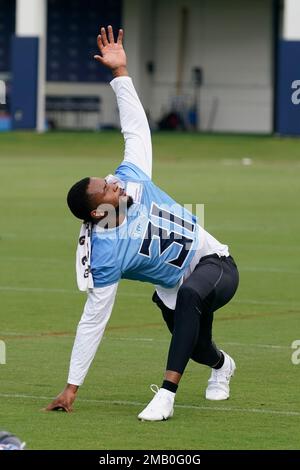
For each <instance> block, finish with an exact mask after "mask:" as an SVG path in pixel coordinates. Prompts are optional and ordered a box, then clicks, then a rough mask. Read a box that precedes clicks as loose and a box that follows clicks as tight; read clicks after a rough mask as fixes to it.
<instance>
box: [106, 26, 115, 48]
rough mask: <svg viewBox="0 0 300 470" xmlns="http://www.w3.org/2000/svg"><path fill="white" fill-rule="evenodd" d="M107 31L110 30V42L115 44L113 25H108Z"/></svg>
mask: <svg viewBox="0 0 300 470" xmlns="http://www.w3.org/2000/svg"><path fill="white" fill-rule="evenodd" d="M107 31H108V39H109V42H110V44H114V42H115V39H114V32H113V29H112V26H111V25H109V26H107Z"/></svg>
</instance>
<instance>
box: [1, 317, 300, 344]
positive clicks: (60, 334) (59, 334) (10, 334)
mask: <svg viewBox="0 0 300 470" xmlns="http://www.w3.org/2000/svg"><path fill="white" fill-rule="evenodd" d="M160 326H161V324H160V323H151V324H144V325H142V328H143V329H145V328H147V327H148V328H150V327H160ZM131 328H132V326H128V327H126V326H122V327H118V326H116V327H114V326H109V327H107V328H106V331H114V330H118V329H131ZM74 337H75V334H74V332H73V333H71V332H67V331H51V332H45V333H35V334H24V333H17V332H14V331H7V332H5V331H0V338H2V339H10V340H15V339H22V340H23V339H41V338H74ZM103 340H106V341H107V340H109V341H134V342H141V343H151V342H154V343H169V342H170V340H168V339H157V338H140V337H132V336H130V337H123V336H104V337H103ZM222 345H226V346H240V347H242V348H244V347H249V348H265V349H272V350H274V349H275V350H276V349H277V350H282V349H286V350H291V346H283V345H279V344H259V343H239V342H231V341H230V342H228V341H225V342H223V341H222Z"/></svg>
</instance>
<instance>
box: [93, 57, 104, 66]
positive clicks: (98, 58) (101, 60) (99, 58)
mask: <svg viewBox="0 0 300 470" xmlns="http://www.w3.org/2000/svg"><path fill="white" fill-rule="evenodd" d="M94 59H95V60H97V62H100V64H103V57H101V55H94Z"/></svg>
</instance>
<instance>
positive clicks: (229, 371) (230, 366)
mask: <svg viewBox="0 0 300 470" xmlns="http://www.w3.org/2000/svg"><path fill="white" fill-rule="evenodd" d="M222 353H223V354H224V358H225V359H224V364H223V366H222V367H221V368H220V369H212V372H211V376H210V379H209V381H208V386H207V389H206V393H205V398H206V399H207V400H227V398H229V391H230V389H229V382H230V379H231V377H232V376H233V375H234V371H235V369H236V365H235V362H234V360H233V359H232V357H230V356H229V355H228V354H226V353H225V352H224V351H222Z"/></svg>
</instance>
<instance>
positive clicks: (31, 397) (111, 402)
mask: <svg viewBox="0 0 300 470" xmlns="http://www.w3.org/2000/svg"><path fill="white" fill-rule="evenodd" d="M0 397H1V398H9V399H10V398H12V399H15V398H20V399H25V400H53V397H48V396H43V395H26V394H19V393H0ZM77 402H78V403H79V402H82V403H99V404H100V405H119V406H141V407H143V406H145V405H147V403H143V402H138V401H126V400H97V399H89V398H77ZM175 408H182V409H185V410H199V411H221V412H223V411H227V412H236V413H258V414H270V415H279V416H300V411H284V410H270V409H260V408H239V407H233V406H231V407H222V406H204V405H175Z"/></svg>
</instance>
